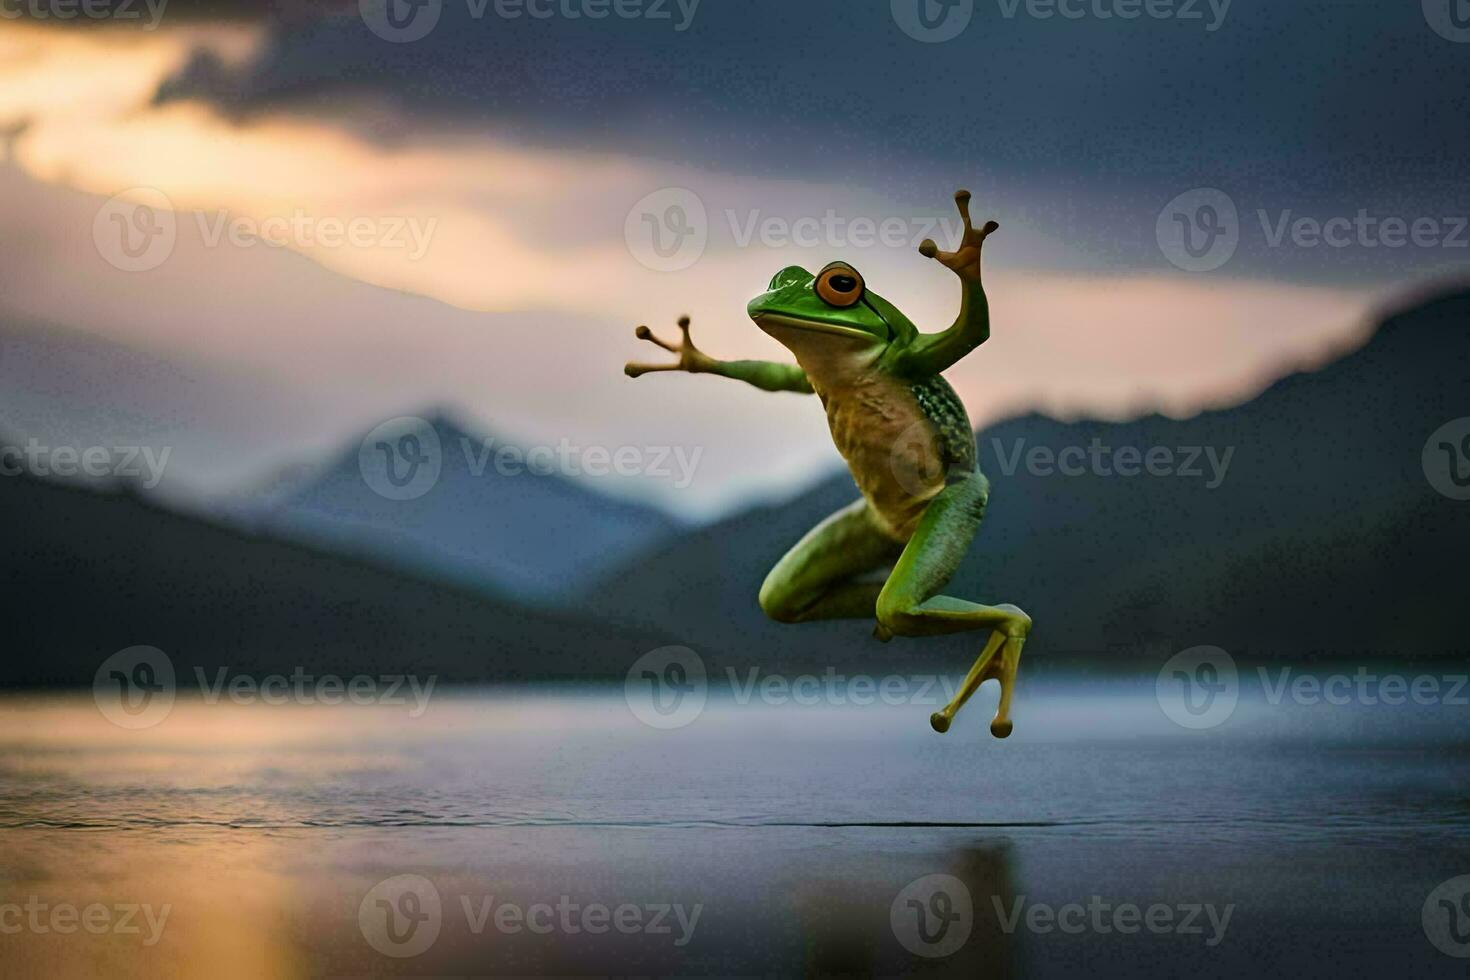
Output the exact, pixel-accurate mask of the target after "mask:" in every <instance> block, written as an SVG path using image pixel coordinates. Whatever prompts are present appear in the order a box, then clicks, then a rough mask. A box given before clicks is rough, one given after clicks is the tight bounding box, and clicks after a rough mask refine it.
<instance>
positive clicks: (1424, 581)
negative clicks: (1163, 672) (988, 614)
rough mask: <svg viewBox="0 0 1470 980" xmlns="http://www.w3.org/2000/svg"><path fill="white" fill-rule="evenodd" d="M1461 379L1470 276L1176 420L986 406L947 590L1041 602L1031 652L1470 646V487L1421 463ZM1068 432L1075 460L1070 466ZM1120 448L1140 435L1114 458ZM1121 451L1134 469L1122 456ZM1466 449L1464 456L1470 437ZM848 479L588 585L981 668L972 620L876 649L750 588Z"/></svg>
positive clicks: (844, 495)
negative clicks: (1317, 364) (974, 498)
mask: <svg viewBox="0 0 1470 980" xmlns="http://www.w3.org/2000/svg"><path fill="white" fill-rule="evenodd" d="M982 356H983V352H982ZM1467 382H1470V292H1452V293H1449V294H1444V295H1438V296H1436V297H1435V298H1432V299H1430V300H1428V301H1426V302H1423V303H1422V304H1420V305H1417V306H1416V307H1414V308H1412V309H1408V310H1405V311H1404V312H1401V313H1398V314H1396V315H1393V316H1390V317H1388V318H1387V319H1386V320H1384V321H1383V322H1382V323H1381V324H1380V326H1379V328H1378V329H1377V330H1376V331H1375V332H1374V334H1373V335H1372V337H1371V339H1370V340H1369V341H1368V342H1367V343H1366V345H1365V346H1363V347H1362V348H1360V349H1358V350H1356V351H1354V352H1352V353H1350V354H1348V355H1347V356H1345V357H1343V358H1341V359H1340V360H1338V361H1336V362H1334V363H1332V364H1330V365H1329V366H1327V367H1325V368H1323V369H1321V370H1318V371H1316V372H1311V373H1302V374H1295V375H1291V376H1289V377H1287V378H1285V379H1283V380H1281V381H1279V382H1278V383H1276V384H1275V385H1273V386H1271V387H1270V388H1269V389H1267V390H1266V391H1264V392H1262V393H1261V394H1260V395H1259V396H1258V397H1256V398H1255V399H1253V400H1251V401H1250V402H1248V403H1246V404H1243V405H1240V406H1238V407H1235V408H1230V409H1227V410H1222V411H1211V412H1205V413H1203V414H1200V415H1198V416H1195V417H1193V418H1189V419H1177V420H1176V419H1169V418H1164V417H1162V416H1158V415H1151V416H1148V417H1146V418H1140V419H1137V420H1134V421H1130V422H1101V421H1082V422H1076V423H1064V422H1059V421H1056V420H1053V419H1050V418H1046V417H1042V416H1039V415H1027V416H1024V417H1020V418H1014V419H1011V420H1008V421H1004V422H1001V423H999V424H996V425H993V426H991V427H989V428H987V429H985V430H982V431H981V432H979V433H978V434H977V435H978V440H979V449H980V459H981V466H982V468H983V469H984V470H985V472H986V473H987V475H988V476H989V477H990V479H991V482H992V492H991V499H990V507H989V510H988V513H987V516H986V520H985V523H984V526H983V527H982V529H981V531H980V534H979V536H978V537H977V538H976V540H975V542H974V544H973V546H972V547H971V549H970V552H969V555H968V557H967V558H966V560H965V562H964V564H963V565H962V567H961V568H960V569H959V571H958V572H957V573H956V575H955V577H954V579H953V581H952V582H951V583H950V585H949V587H948V588H947V589H946V590H945V591H946V593H947V594H950V595H954V596H959V597H963V598H969V599H973V600H976V601H982V602H991V603H994V602H1014V603H1016V604H1018V605H1020V606H1021V607H1022V608H1024V609H1026V610H1027V612H1029V613H1030V614H1031V615H1032V616H1033V617H1034V618H1035V621H1036V629H1035V631H1034V632H1033V634H1032V642H1031V644H1030V645H1028V648H1027V649H1028V653H1030V652H1032V651H1034V652H1035V653H1038V654H1041V653H1045V652H1047V651H1050V652H1053V653H1075V654H1081V655H1090V654H1099V653H1113V654H1139V653H1148V654H1149V655H1153V654H1155V653H1158V652H1161V651H1165V650H1177V649H1181V648H1183V647H1185V646H1190V645H1195V644H1212V645H1216V646H1221V647H1224V648H1226V649H1227V650H1230V651H1231V652H1234V653H1238V654H1245V655H1261V656H1272V655H1277V654H1284V655H1294V656H1306V657H1310V656H1314V655H1318V654H1321V655H1333V656H1357V657H1377V656H1385V657H1392V656H1407V655H1413V656H1439V655H1464V654H1465V653H1466V652H1467V651H1470V614H1467V611H1466V607H1465V603H1464V599H1463V597H1464V591H1465V587H1464V582H1465V569H1464V556H1465V546H1466V544H1467V543H1470V501H1465V500H1458V499H1452V498H1451V497H1449V496H1446V495H1444V494H1442V493H1440V492H1439V491H1437V490H1436V489H1435V487H1434V486H1433V485H1432V484H1431V481H1430V479H1429V475H1428V471H1427V467H1430V466H1434V465H1439V466H1443V465H1447V464H1448V463H1449V460H1448V458H1445V459H1444V460H1443V462H1436V461H1435V460H1436V454H1437V453H1440V452H1443V450H1441V449H1439V448H1437V447H1432V449H1431V452H1430V453H1429V454H1428V455H1426V440H1428V439H1429V438H1430V436H1431V434H1432V433H1435V432H1436V430H1438V429H1440V427H1441V426H1443V425H1445V424H1446V423H1449V422H1451V421H1452V420H1455V419H1462V418H1465V417H1466V416H1470V384H1467ZM1467 431H1470V430H1467ZM1094 444H1096V445H1097V446H1099V447H1100V449H1101V451H1100V452H1098V453H1097V454H1096V455H1097V456H1098V457H1100V458H1101V460H1102V463H1101V465H1098V464H1096V463H1094V461H1093V455H1094V454H1093V452H1092V447H1093V446H1094ZM1068 447H1076V448H1074V449H1071V450H1069V451H1068V453H1067V456H1066V462H1067V464H1068V466H1067V469H1068V471H1069V472H1071V473H1072V474H1073V475H1066V474H1065V473H1063V472H1062V471H1061V470H1059V469H1058V466H1057V456H1058V454H1061V453H1062V452H1063V451H1064V450H1068ZM1123 447H1132V451H1130V452H1128V453H1126V454H1125V455H1123V456H1121V457H1120V456H1119V455H1118V450H1120V449H1123ZM1156 447H1158V448H1159V449H1160V450H1165V449H1166V450H1167V451H1168V460H1169V461H1168V463H1167V465H1165V456H1164V455H1163V454H1162V452H1160V453H1156V454H1155V456H1154V458H1153V462H1154V475H1150V473H1149V471H1148V469H1147V466H1146V464H1147V460H1148V453H1149V451H1150V450H1151V449H1155V448H1156ZM1038 450H1040V452H1038ZM1079 452H1080V453H1082V454H1083V455H1082V456H1079ZM1211 453H1213V457H1212V456H1211V455H1210V454H1211ZM1033 454H1034V455H1033ZM1190 457H1192V459H1191V458H1190ZM1048 458H1050V459H1051V463H1050V465H1048V463H1047V460H1048ZM1212 458H1213V460H1214V463H1213V464H1212V462H1211V460H1212ZM1120 461H1121V462H1122V463H1123V469H1124V471H1125V472H1127V473H1136V475H1119V473H1118V469H1119V465H1118V464H1119V462H1120ZM1458 463H1459V465H1460V467H1461V469H1462V472H1465V473H1470V456H1467V457H1466V458H1465V459H1462V460H1459V461H1458ZM1186 464H1189V465H1186ZM1222 464H1223V465H1222ZM1221 470H1223V472H1219V471H1221ZM1165 473H1167V474H1168V475H1163V474H1165ZM1212 484H1215V485H1212ZM856 496H857V494H856V490H855V489H854V487H853V484H852V480H851V478H850V477H849V476H848V475H847V474H846V473H845V472H844V473H842V474H840V475H836V476H833V477H832V478H830V479H828V480H825V481H824V482H822V483H821V484H819V485H818V486H816V487H815V488H813V489H812V490H811V491H810V492H808V493H806V494H803V495H801V496H799V497H798V498H796V499H794V500H792V501H790V502H788V503H786V504H784V505H781V506H776V507H760V508H756V509H753V510H750V511H747V512H745V513H742V514H739V515H736V516H734V517H732V518H730V519H728V520H725V521H722V522H720V523H718V524H715V525H713V526H709V527H705V528H702V529H700V530H698V531H695V532H693V533H691V534H688V535H685V536H683V537H681V538H679V539H678V540H676V541H674V542H673V543H671V544H669V545H667V546H665V547H664V548H662V549H659V550H657V551H655V552H653V553H650V554H649V555H646V556H642V557H640V558H639V559H637V560H636V561H634V562H631V563H629V565H628V566H627V567H624V568H622V569H619V570H617V571H615V572H614V573H613V574H611V575H609V576H607V578H606V579H605V580H604V581H602V582H601V583H599V584H598V585H597V586H596V587H595V588H593V589H591V590H589V591H588V592H587V597H588V600H589V601H590V602H591V603H592V604H593V605H594V606H595V607H596V608H599V609H602V610H603V611H604V612H606V613H607V614H608V615H609V616H615V617H617V618H619V620H620V621H622V622H625V623H636V624H641V625H645V626H657V627H659V628H661V629H663V630H666V631H669V632H671V633H673V634H674V635H675V636H677V637H679V639H680V642H683V643H687V644H689V645H691V646H694V647H695V648H696V649H697V648H699V647H700V646H701V645H702V644H706V643H708V644H712V645H714V644H718V645H722V646H728V647H732V648H734V649H748V650H751V651H754V653H753V656H757V657H758V656H762V655H763V656H765V657H767V658H768V659H769V660H772V661H777V662H779V661H782V660H784V659H786V658H788V657H792V656H799V657H801V658H803V659H805V658H809V657H816V658H818V659H820V660H822V661H823V662H826V663H830V664H835V665H842V664H847V663H853V662H854V660H855V659H856V660H858V661H866V660H868V659H869V658H873V657H880V658H886V662H887V663H889V664H891V665H893V666H894V667H895V668H897V667H901V666H902V665H903V664H905V663H907V662H909V661H910V658H914V657H924V658H925V659H928V658H929V657H940V658H951V657H955V658H958V660H957V661H956V662H957V663H958V662H959V661H964V663H965V664H967V663H968V660H965V653H966V652H970V653H972V652H973V651H971V650H970V648H972V647H974V646H975V644H976V641H975V640H974V638H966V639H963V640H957V639H956V638H953V637H949V638H944V639H942V640H940V639H929V640H923V641H908V642H904V641H902V640H898V641H895V642H894V644H893V645H892V646H891V647H890V648H884V647H882V646H881V645H880V644H877V643H876V641H870V640H869V639H868V638H867V636H866V634H867V631H868V629H869V626H868V625H865V624H854V623H814V624H803V625H800V626H781V625H777V624H773V623H770V622H767V621H766V620H765V618H764V617H763V616H762V614H761V612H760V610H759V608H758V607H757V605H756V593H757V591H758V589H759V587H760V584H761V580H762V578H763V577H764V575H765V574H766V572H767V570H769V569H770V567H771V566H772V565H773V564H774V563H775V562H776V561H777V559H779V558H780V556H781V555H782V554H783V552H784V551H785V550H786V549H787V548H788V547H790V546H791V545H792V544H793V543H794V542H795V541H796V540H797V539H798V538H799V537H800V536H801V535H802V534H803V533H804V532H805V531H806V530H807V529H808V528H810V527H811V526H812V525H814V524H815V523H816V522H817V521H819V520H820V519H821V518H823V517H824V516H826V515H827V514H829V513H831V512H832V511H834V510H836V509H837V508H839V507H841V506H843V505H845V504H847V503H848V502H849V501H851V500H853V499H855V497H856ZM874 648H877V650H878V651H883V652H876V653H875V652H874ZM962 666H963V664H961V667H962Z"/></svg>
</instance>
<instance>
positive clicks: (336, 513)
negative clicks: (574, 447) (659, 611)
mask: <svg viewBox="0 0 1470 980" xmlns="http://www.w3.org/2000/svg"><path fill="white" fill-rule="evenodd" d="M384 425H385V426H387V428H386V429H385V428H384V426H379V427H378V428H376V429H374V430H373V431H372V432H371V433H368V434H367V435H366V436H365V437H364V438H363V439H362V440H359V441H358V442H355V443H353V444H352V445H351V446H349V447H347V448H346V449H344V450H343V451H342V452H341V453H340V454H339V455H338V456H337V457H336V458H335V459H334V460H332V461H331V462H329V463H328V464H327V465H326V466H325V468H323V469H322V470H321V471H320V472H317V473H315V474H309V473H308V474H303V473H300V472H297V473H294V474H290V475H287V476H286V477H284V478H283V479H282V481H280V483H279V484H278V485H277V486H275V487H273V488H271V489H270V491H269V492H268V493H266V494H263V495H262V496H260V497H259V498H258V499H257V500H256V501H255V502H254V503H253V504H251V503H247V504H246V505H245V507H244V508H243V509H242V510H238V511H237V513H236V516H237V517H239V516H241V515H243V516H244V518H245V519H246V520H247V521H248V523H249V525H250V526H253V527H255V528H258V529H260V530H263V531H266V532H269V533H272V534H276V535H280V536H283V537H288V538H291V539H293V540H298V541H303V542H307V543H311V544H315V545H319V546H323V547H327V548H330V549H331V550H334V551H338V552H342V553H344V554H355V555H358V556H362V557H367V558H372V559H375V560H378V561H384V562H388V563H391V564H393V565H396V566H398V567H401V568H405V569H409V570H411V571H413V572H415V573H417V574H422V575H428V576H433V577H436V578H442V579H447V580H449V581H453V582H456V583H460V584H463V585H465V586H468V587H471V588H475V589H487V588H488V589H490V590H492V591H496V592H499V593H501V594H504V595H508V596H512V597H514V598H516V599H518V600H522V601H534V602H539V603H543V604H546V603H552V602H555V601H558V600H561V599H564V598H565V596H566V595H567V594H568V592H569V591H571V592H576V591H578V590H580V589H581V588H582V587H584V586H585V585H587V584H589V583H590V582H592V581H595V580H596V579H597V578H599V577H600V576H601V575H603V574H606V572H607V571H608V570H609V569H611V568H612V567H613V566H614V565H616V564H617V563H618V562H620V561H623V560H626V559H628V558H630V557H632V556H633V555H634V554H636V553H637V552H639V551H641V550H643V549H646V548H650V547H655V546H658V545H660V544H663V543H665V542H667V541H668V540H669V539H671V538H672V537H673V535H674V534H675V532H676V530H677V529H678V525H677V524H676V523H675V522H674V520H673V519H672V518H671V517H669V516H668V515H667V514H665V513H664V512H663V511H660V510H657V509H655V508H652V507H648V506H644V505H641V504H636V503H629V502H624V501H621V500H618V499H616V498H614V497H610V496H608V495H606V494H603V493H600V492H598V491H596V490H593V489H589V488H588V487H587V486H585V485H584V484H582V483H580V482H577V481H575V480H573V479H570V478H568V477H567V476H564V475H562V473H561V472H556V471H557V470H559V469H562V467H561V464H560V463H559V462H557V461H556V460H555V458H554V457H553V456H550V455H548V454H545V453H542V454H539V455H534V456H532V457H530V458H526V457H525V456H524V452H523V450H522V449H521V448H520V447H517V446H514V445H512V444H510V443H507V442H505V441H504V440H502V439H499V438H497V437H495V436H492V435H485V434H480V433H477V432H474V431H472V430H471V429H470V428H469V427H468V426H465V425H463V424H461V423H459V422H457V421H456V420H455V419H453V418H452V417H451V416H450V415H449V414H447V413H445V412H435V413H430V414H429V415H428V416H427V417H426V418H424V419H417V418H414V417H409V420H408V421H404V420H396V421H394V422H391V423H385V424H384ZM404 437H408V438H409V439H411V440H412V441H411V442H408V443H402V442H401V441H400V440H402V439H403V438H404ZM413 447H418V448H417V450H415V449H413ZM549 448H553V449H554V448H555V447H549ZM400 449H404V450H405V451H406V452H407V453H408V454H410V455H411V454H412V453H413V452H418V453H419V454H420V455H421V456H422V457H423V466H422V467H421V468H414V461H413V460H412V459H410V458H409V455H402V456H400V455H399V451H400ZM502 452H505V453H507V455H502ZM384 453H387V454H388V456H387V457H385V456H384V455H383V454H384ZM389 463H391V464H392V465H393V466H394V467H395V469H394V473H393V474H390V473H388V471H387V469H386V468H385V467H386V466H387V465H388V464H389ZM410 473H412V474H413V477H412V478H413V480H414V481H415V482H414V483H413V485H411V486H408V485H406V486H404V487H402V488H399V487H395V486H394V485H393V483H392V480H391V479H390V476H391V477H395V478H396V477H397V476H402V477H404V478H408V475H409V474H410Z"/></svg>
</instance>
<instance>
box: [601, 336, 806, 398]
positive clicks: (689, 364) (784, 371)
mask: <svg viewBox="0 0 1470 980" xmlns="http://www.w3.org/2000/svg"><path fill="white" fill-rule="evenodd" d="M679 333H680V335H681V339H680V341H679V343H677V344H673V343H669V342H668V341H666V340H663V339H661V338H659V337H657V336H655V335H654V333H653V331H652V330H649V329H648V327H646V326H639V327H637V328H635V329H634V331H633V335H634V336H635V337H637V338H638V339H639V340H646V341H648V342H649V343H650V344H653V345H654V346H655V347H662V348H663V349H664V350H666V351H668V352H669V353H671V354H676V355H678V358H679V359H678V360H676V361H673V362H671V363H667V364H638V363H634V362H631V361H630V362H629V363H628V364H626V365H624V367H623V373H624V374H626V375H627V376H628V377H630V378H637V377H641V376H642V375H645V374H652V373H654V372H658V371H685V372H687V373H689V374H717V375H719V376H720V377H722V378H734V379H735V380H736V381H744V382H745V383H746V384H749V385H754V386H755V387H757V388H760V389H761V390H762V391H795V392H800V393H801V394H805V395H810V394H812V385H811V382H810V381H808V380H807V377H806V372H805V371H803V370H802V369H801V368H800V367H798V366H797V365H795V364H780V363H778V362H775V361H720V360H716V359H715V358H713V357H710V356H709V355H708V354H706V353H705V352H704V351H702V350H700V349H699V348H698V347H696V346H694V341H693V340H690V339H689V318H688V317H687V316H681V317H679Z"/></svg>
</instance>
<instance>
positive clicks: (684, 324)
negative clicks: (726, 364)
mask: <svg viewBox="0 0 1470 980" xmlns="http://www.w3.org/2000/svg"><path fill="white" fill-rule="evenodd" d="M679 332H680V333H681V334H682V335H683V336H682V337H681V338H680V340H679V342H678V343H677V344H672V343H669V342H668V341H667V340H662V339H660V338H659V337H657V336H656V335H655V334H654V332H653V331H652V330H649V329H648V327H646V326H642V325H639V326H638V327H636V328H634V330H633V336H635V337H637V338H638V339H639V340H646V341H648V342H649V343H650V344H653V345H654V346H655V347H662V348H663V349H664V350H666V351H668V352H669V353H671V354H677V355H679V359H678V360H677V361H674V362H673V363H671V364H638V363H634V362H632V361H629V362H628V363H627V364H625V365H624V366H623V373H624V374H626V375H627V376H628V377H630V378H636V377H638V376H639V375H641V374H650V373H652V372H654V371H688V372H690V373H691V374H694V373H698V372H700V371H704V370H707V369H708V368H709V365H710V364H711V363H713V362H712V360H711V358H710V357H709V355H708V354H706V353H705V352H704V351H702V350H700V349H699V348H698V347H695V346H694V341H692V340H690V339H689V317H687V316H681V317H679Z"/></svg>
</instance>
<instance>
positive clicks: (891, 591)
mask: <svg viewBox="0 0 1470 980" xmlns="http://www.w3.org/2000/svg"><path fill="white" fill-rule="evenodd" d="M989 496H990V484H989V481H987V480H986V479H985V476H984V475H983V474H981V473H979V472H976V473H974V474H971V475H969V476H967V477H965V478H964V479H961V480H957V481H955V482H953V483H951V484H950V485H949V486H947V487H945V488H944V490H942V491H941V492H940V493H939V495H938V496H936V497H935V498H934V499H933V500H932V501H930V503H929V507H928V509H927V510H925V511H924V516H923V517H922V518H920V519H919V526H918V529H917V530H915V531H914V535H913V537H912V538H910V539H909V543H908V545H907V546H906V547H905V548H904V550H903V555H902V556H901V557H900V558H899V559H898V564H896V565H895V566H894V568H893V574H892V575H890V576H889V577H888V581H887V583H885V584H884V586H883V589H882V591H881V592H880V593H879V595H878V608H877V612H878V622H879V623H880V624H881V625H882V626H883V627H884V628H885V629H887V630H889V631H891V632H893V633H896V634H898V635H899V636H936V635H940V634H945V633H961V632H967V631H970V630H986V629H988V630H991V631H992V633H991V636H990V639H989V641H988V642H987V643H986V644H985V649H984V650H982V651H981V653H980V656H979V657H978V658H977V659H976V660H975V665H974V666H973V667H972V668H970V673H969V675H968V676H966V678H965V682H964V684H962V685H961V686H960V689H959V691H958V693H956V695H955V697H954V700H953V701H951V702H950V703H949V704H948V705H946V706H945V708H944V710H942V711H937V712H935V713H934V715H933V716H932V717H931V718H930V719H929V722H930V724H931V725H933V726H934V730H935V731H939V732H944V731H948V730H949V725H950V722H951V721H952V720H953V718H954V716H955V713H956V712H957V711H959V710H960V708H961V707H962V706H963V705H964V703H965V702H966V701H968V700H969V699H970V696H971V695H972V694H974V693H975V690H976V688H978V687H979V686H980V685H981V684H982V683H984V682H985V681H987V680H989V679H991V678H995V679H996V680H998V681H1000V707H999V708H998V709H997V710H996V713H995V719H994V720H993V721H992V722H991V723H990V733H991V734H992V735H994V736H995V737H996V738H1005V737H1006V736H1007V735H1009V734H1010V733H1011V727H1012V725H1011V720H1010V710H1011V693H1012V690H1013V689H1014V687H1015V683H1016V666H1017V664H1018V663H1019V661H1020V658H1021V647H1022V646H1023V645H1024V644H1025V642H1026V635H1027V634H1028V633H1029V632H1030V630H1031V617H1029V616H1027V615H1026V614H1025V613H1024V612H1022V611H1021V610H1020V609H1019V608H1017V607H1016V606H1012V605H1009V604H1005V605H998V606H984V605H981V604H979V603H976V602H967V601H965V600H964V599H956V598H953V597H952V596H947V595H940V594H939V590H940V589H942V588H944V586H945V585H946V584H947V583H948V582H949V579H950V576H951V575H953V574H954V571H955V569H956V568H958V567H959V564H960V561H961V560H962V559H963V558H964V557H965V552H966V551H968V550H969V547H970V541H971V540H972V539H973V538H974V536H975V532H976V531H978V530H979V529H980V521H981V519H982V518H983V517H984V515H985V504H986V501H987V500H988V499H989ZM997 657H998V659H997Z"/></svg>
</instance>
